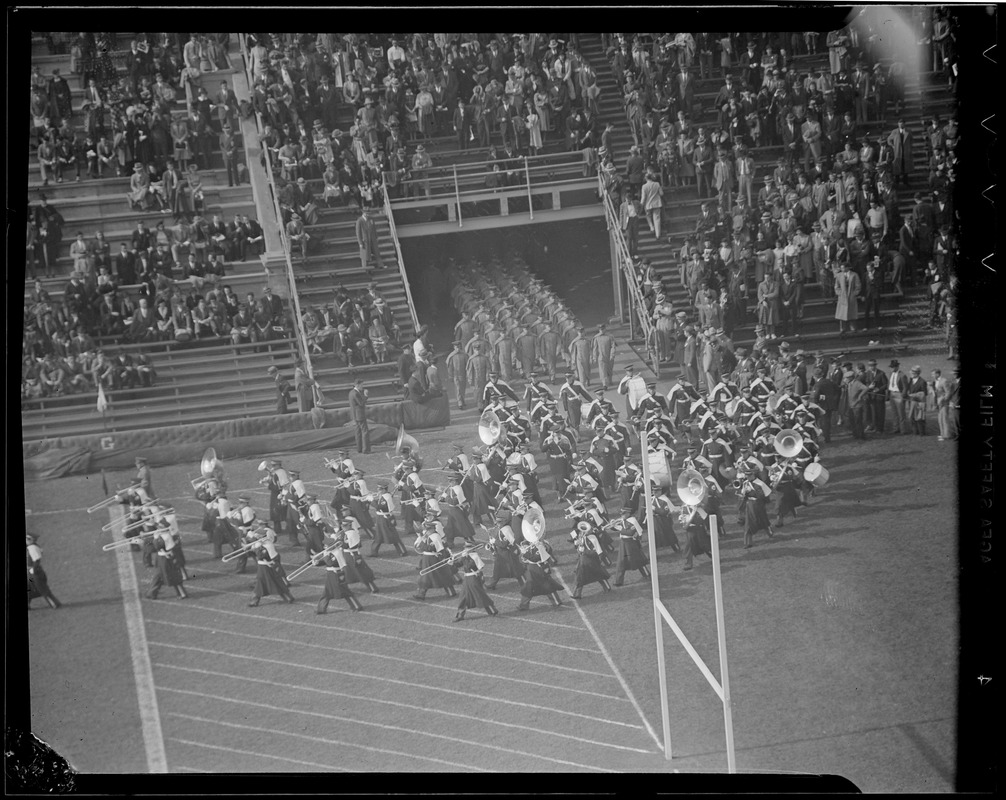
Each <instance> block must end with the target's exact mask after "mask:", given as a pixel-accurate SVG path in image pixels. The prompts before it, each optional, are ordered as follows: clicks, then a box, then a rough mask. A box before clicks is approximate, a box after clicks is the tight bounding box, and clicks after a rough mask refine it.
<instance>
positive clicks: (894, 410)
mask: <svg viewBox="0 0 1006 800" xmlns="http://www.w3.org/2000/svg"><path fill="white" fill-rule="evenodd" d="M887 395H888V397H889V398H890V401H891V421H892V423H893V425H894V430H893V431H892V433H895V434H900V433H908V430H907V419H906V416H905V402H906V400H907V397H908V376H907V375H905V374H904V373H903V372H902V371H901V364H900V363H899V362H898V360H897V359H892V360H891V375H890V377H889V378H888V381H887Z"/></svg>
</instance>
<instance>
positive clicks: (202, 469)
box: [189, 447, 224, 489]
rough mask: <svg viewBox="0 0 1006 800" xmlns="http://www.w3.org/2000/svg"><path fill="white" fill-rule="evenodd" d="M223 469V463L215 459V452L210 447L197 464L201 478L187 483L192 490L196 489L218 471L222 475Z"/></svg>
mask: <svg viewBox="0 0 1006 800" xmlns="http://www.w3.org/2000/svg"><path fill="white" fill-rule="evenodd" d="M223 468H224V462H223V461H221V460H220V459H218V458H217V451H216V450H214V449H213V448H212V447H207V448H206V452H205V453H203V460H202V461H200V462H199V474H200V475H202V477H201V478H197V479H196V480H194V481H189V483H191V484H192V488H193V489H198V488H199V487H200V486H202V485H203V484H204V483H206V482H207V481H209V479H210V478H212V477H213V475H214V473H215V472H216V471H217V470H218V469H219V470H220V471H221V473H223Z"/></svg>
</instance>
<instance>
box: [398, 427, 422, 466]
mask: <svg viewBox="0 0 1006 800" xmlns="http://www.w3.org/2000/svg"><path fill="white" fill-rule="evenodd" d="M403 447H408V448H409V451H410V453H411V455H412V456H413V457H415V458H416V459H418V458H419V442H417V441H416V440H415V439H414V438H413V437H411V436H409V434H407V433H406V432H405V426H404V425H402V426H401V427H400V428H399V429H398V438H397V439H396V440H395V452H396V453H400V452H401V451H402V448H403Z"/></svg>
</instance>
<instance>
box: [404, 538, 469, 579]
mask: <svg viewBox="0 0 1006 800" xmlns="http://www.w3.org/2000/svg"><path fill="white" fill-rule="evenodd" d="M485 546H486V543H485V542H479V543H478V544H473V545H470V546H469V547H466V548H465V549H464V550H461V551H460V552H458V553H455V554H454V555H452V556H450V557H449V558H445V559H444V560H443V561H438V562H437V563H436V564H433V565H432V566H429V567H426V568H425V569H421V570H419V574H420V575H428V574H429V573H431V572H433V570H435V569H440V568H441V567H443V566H445V565H447V564H453V563H454V562H455V561H457V560H458V559H460V558H464V557H465V556H466V555H468V554H469V553H474V552H475V551H476V550H478V549H479V548H480V547H485Z"/></svg>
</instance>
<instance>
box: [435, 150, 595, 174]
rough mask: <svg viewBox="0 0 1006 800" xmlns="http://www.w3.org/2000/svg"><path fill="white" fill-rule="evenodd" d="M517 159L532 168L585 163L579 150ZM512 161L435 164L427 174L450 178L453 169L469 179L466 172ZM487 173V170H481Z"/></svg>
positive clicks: (488, 160)
mask: <svg viewBox="0 0 1006 800" xmlns="http://www.w3.org/2000/svg"><path fill="white" fill-rule="evenodd" d="M516 158H518V159H520V160H522V161H523V160H524V159H525V158H526V159H527V160H528V162H530V163H531V165H532V167H537V166H548V165H549V164H556V165H563V164H581V163H582V162H583V155H582V154H581V152H580V151H579V150H577V151H575V152H572V153H542V154H540V155H537V156H517V157H516ZM503 160H506V161H510V160H512V159H510V158H504V157H503V156H500V157H498V158H497V159H496V160H495V161H492V160H490V159H485V160H483V161H469V162H466V163H464V164H455V163H451V164H434V165H431V166H429V167H427V168H426V170H427V174H430V173H434V172H437V171H440V172H442V173H443V174H441V175H433V176H432V177H435V178H436V177H440V178H448V177H450V172H451V170H452V169H457V170H458V174H459V175H461V176H462V177H467V175H465V174H464V171H465V170H472V171H473V173H477V172H478V171H479V168H484V167H485V166H486V165H487V164H495V163H496V161H503ZM481 171H482V172H485V171H486V170H485V169H482V170H481Z"/></svg>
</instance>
